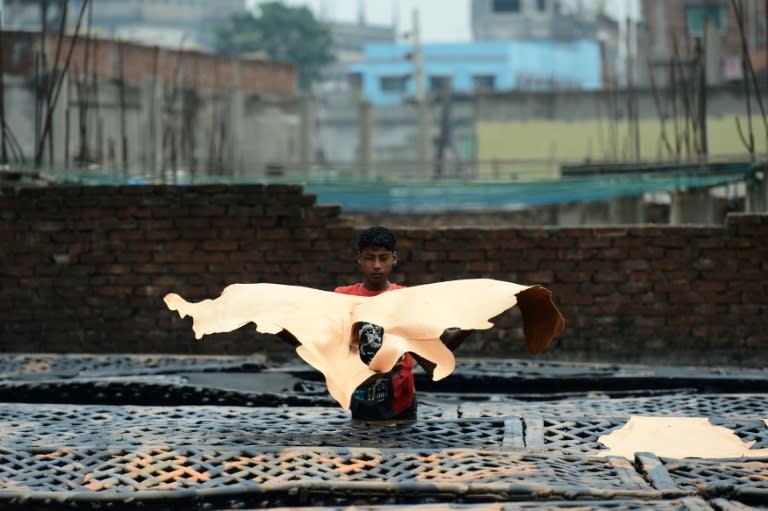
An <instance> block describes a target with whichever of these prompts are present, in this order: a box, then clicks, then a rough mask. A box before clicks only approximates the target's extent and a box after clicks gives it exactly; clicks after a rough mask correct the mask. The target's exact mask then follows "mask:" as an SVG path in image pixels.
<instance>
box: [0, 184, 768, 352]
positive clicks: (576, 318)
mask: <svg viewBox="0 0 768 511" xmlns="http://www.w3.org/2000/svg"><path fill="white" fill-rule="evenodd" d="M393 230H395V232H396V234H397V235H398V239H399V241H398V246H399V252H400V264H399V265H398V269H397V273H396V274H395V275H394V276H393V277H394V280H397V281H398V282H401V283H404V284H406V285H411V286H413V285H418V284H424V283H429V282H438V281H442V280H451V279H460V278H479V277H487V278H497V279H503V280H509V281H513V282H518V283H521V284H542V285H544V286H546V287H548V288H549V289H551V290H552V291H553V297H554V301H555V302H556V304H557V305H558V307H559V308H560V310H561V311H562V312H563V315H564V316H565V318H566V329H565V331H564V332H563V333H562V335H561V336H560V337H559V338H558V339H557V340H556V341H555V343H554V344H553V346H552V348H551V349H550V350H549V351H548V352H547V353H546V354H545V355H544V356H545V358H546V357H549V358H553V359H569V360H583V361H622V362H649V361H657V360H658V361H666V362H670V363H683V364H687V363H708V364H719V363H737V364H744V365H754V366H762V365H764V364H765V363H766V362H768V350H766V349H765V348H766V346H768V329H766V328H765V326H766V324H768V279H766V278H765V277H766V275H767V274H768V215H748V214H732V215H730V216H729V217H728V219H727V221H726V224H725V225H724V226H719V225H718V226H715V225H712V226H685V227H673V226H658V225H654V226H650V225H648V226H645V225H641V226H619V227H617V226H610V227H584V228H573V227H569V228H556V227H538V228H537V227H520V228H503V229H493V228H482V229H478V228H440V229H429V228H414V229H409V228H396V229H393ZM356 235H357V231H356V229H355V228H353V227H352V226H351V225H350V224H349V223H348V222H347V221H345V219H344V217H343V216H342V211H341V210H340V208H338V207H336V206H318V205H316V204H315V198H314V197H313V196H309V195H305V194H304V193H303V190H302V188H301V187H300V186H293V185H265V186H261V185H243V186H190V187H172V186H142V187H46V188H21V189H18V190H4V191H3V194H2V195H0V246H2V251H1V252H0V253H1V254H2V256H1V257H0V290H1V291H0V349H2V350H3V351H24V352H30V351H34V352H133V353H162V352H166V353H220V354H242V353H251V352H266V353H268V354H274V353H281V354H284V353H286V352H288V351H289V350H290V348H289V347H287V346H285V345H284V344H283V343H282V342H281V341H279V340H277V339H276V338H274V337H272V336H263V335H258V334H256V333H255V330H254V328H253V326H252V325H249V326H245V327H243V328H241V329H240V330H238V331H236V332H233V333H231V334H220V335H216V336H211V337H206V338H205V341H204V342H197V341H195V340H194V337H193V334H192V331H191V320H190V319H189V318H187V319H183V320H182V319H180V318H179V317H178V316H177V315H176V314H175V313H173V314H172V313H170V311H168V310H167V309H166V308H165V305H164V303H163V302H162V297H163V296H164V295H165V294H166V293H168V292H170V291H174V292H178V293H179V294H181V295H183V296H185V297H186V298H188V299H190V300H193V301H196V300H200V299H203V298H213V297H216V296H218V294H219V293H220V292H221V290H222V289H223V288H224V287H225V286H227V285H229V284H232V283H236V282H272V283H282V284H295V285H302V286H309V287H315V288H319V289H326V290H332V289H333V287H334V286H336V285H340V284H347V283H350V282H353V281H355V280H357V279H359V274H358V271H357V267H356V264H355V251H356V247H355V241H356ZM496 324H497V326H496V328H494V329H493V330H490V331H485V332H480V333H477V334H475V335H474V336H473V337H472V338H471V339H470V341H468V342H467V343H466V344H465V345H464V346H462V348H461V350H462V353H463V354H464V355H465V356H513V357H517V356H525V352H524V345H523V343H522V342H521V340H520V338H521V328H520V317H519V313H518V312H517V310H516V309H515V310H513V311H511V312H508V313H505V314H504V315H502V316H501V317H499V318H497V320H496Z"/></svg>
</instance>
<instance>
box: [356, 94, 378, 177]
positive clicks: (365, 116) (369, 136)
mask: <svg viewBox="0 0 768 511" xmlns="http://www.w3.org/2000/svg"><path fill="white" fill-rule="evenodd" d="M359 119H360V121H359V122H360V137H359V144H358V159H359V161H358V165H359V166H360V175H361V177H364V178H365V179H373V178H375V177H376V176H374V172H373V115H372V108H371V103H370V102H368V101H361V102H360V117H359Z"/></svg>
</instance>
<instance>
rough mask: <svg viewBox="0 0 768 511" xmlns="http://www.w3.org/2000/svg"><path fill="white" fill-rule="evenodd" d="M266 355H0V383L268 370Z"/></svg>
mask: <svg viewBox="0 0 768 511" xmlns="http://www.w3.org/2000/svg"><path fill="white" fill-rule="evenodd" d="M266 367H267V365H266V362H265V358H264V356H263V355H249V356H228V355H221V356H216V355H171V354H163V355H148V354H87V353H86V354H82V353H78V354H64V353H3V354H0V380H36V379H51V378H76V377H96V376H107V377H114V376H128V375H143V374H167V373H179V372H188V371H221V370H233V369H240V370H251V371H259V370H262V369H264V368H266Z"/></svg>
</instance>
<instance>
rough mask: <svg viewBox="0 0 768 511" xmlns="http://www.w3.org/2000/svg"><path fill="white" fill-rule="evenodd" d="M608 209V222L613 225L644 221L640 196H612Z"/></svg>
mask: <svg viewBox="0 0 768 511" xmlns="http://www.w3.org/2000/svg"><path fill="white" fill-rule="evenodd" d="M608 211H609V212H608V216H609V222H610V223H611V224H613V225H621V224H638V223H643V222H644V218H643V198H642V197H614V198H613V199H611V201H610V203H609V210H608Z"/></svg>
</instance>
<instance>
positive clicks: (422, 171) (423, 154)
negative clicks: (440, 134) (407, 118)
mask: <svg viewBox="0 0 768 511" xmlns="http://www.w3.org/2000/svg"><path fill="white" fill-rule="evenodd" d="M416 108H417V110H418V127H419V135H418V144H419V148H418V149H419V150H418V158H419V162H418V170H417V172H416V175H415V176H414V177H418V178H423V179H428V178H431V177H432V174H433V168H432V153H433V152H434V150H433V146H432V111H431V109H430V104H429V100H428V99H426V98H425V99H423V100H421V101H419V102H418V104H417V106H416Z"/></svg>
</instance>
